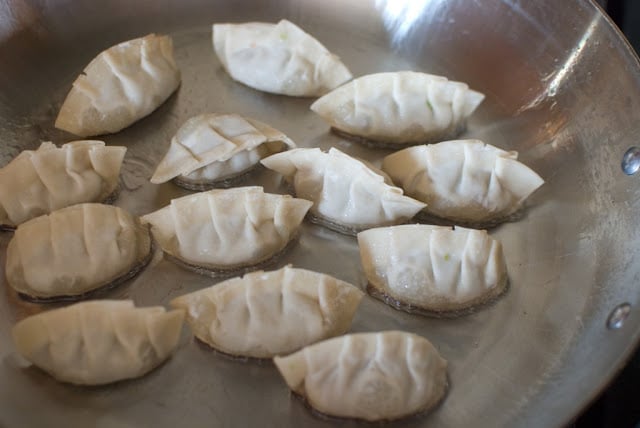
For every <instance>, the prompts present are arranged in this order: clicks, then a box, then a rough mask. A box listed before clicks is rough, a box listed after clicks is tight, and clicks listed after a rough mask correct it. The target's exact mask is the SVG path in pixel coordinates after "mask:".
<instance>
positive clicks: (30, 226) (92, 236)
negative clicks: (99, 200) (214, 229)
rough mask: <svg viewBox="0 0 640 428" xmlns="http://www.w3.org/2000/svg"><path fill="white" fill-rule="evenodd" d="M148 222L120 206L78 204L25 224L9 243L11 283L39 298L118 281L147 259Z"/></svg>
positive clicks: (68, 295) (74, 294)
mask: <svg viewBox="0 0 640 428" xmlns="http://www.w3.org/2000/svg"><path fill="white" fill-rule="evenodd" d="M150 255H151V236H150V235H149V229H148V227H145V226H142V224H140V221H139V219H138V218H136V217H133V216H132V215H131V214H129V213H127V212H126V211H124V210H123V209H121V208H118V207H114V206H111V205H102V204H80V205H74V206H71V207H67V208H63V209H61V210H58V211H54V212H53V213H51V214H49V215H44V216H41V217H37V218H34V219H32V220H29V221H28V222H26V223H23V224H21V225H20V226H18V228H17V229H16V232H15V234H14V236H13V238H12V239H11V241H9V245H8V247H7V264H6V269H5V271H6V275H7V282H8V283H9V285H10V286H11V287H13V288H14V289H15V290H16V291H17V292H19V293H21V294H23V295H24V296H26V297H28V298H31V299H35V300H56V299H58V300H59V299H77V298H82V297H84V295H85V294H86V293H89V292H91V291H94V290H97V289H99V288H102V287H105V286H111V285H117V284H119V283H121V282H122V281H124V280H126V279H129V278H131V277H132V276H133V275H135V274H136V273H138V272H139V271H140V270H141V269H142V268H143V267H144V265H145V264H146V263H147V262H148V261H149V259H150Z"/></svg>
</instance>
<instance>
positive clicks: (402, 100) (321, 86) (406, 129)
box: [55, 20, 484, 147]
mask: <svg viewBox="0 0 640 428" xmlns="http://www.w3.org/2000/svg"><path fill="white" fill-rule="evenodd" d="M212 34H213V46H214V51H215V53H216V55H217V57H218V59H219V60H220V62H221V63H222V65H223V67H224V68H225V70H226V71H227V72H228V73H229V75H230V76H231V77H232V78H233V79H234V80H236V81H238V82H241V83H243V84H245V85H247V86H249V87H252V88H255V89H258V90H261V91H266V92H270V93H275V94H282V95H289V96H305V97H317V96H320V98H319V99H318V100H317V101H316V102H314V103H313V104H312V105H311V110H312V111H314V112H316V113H317V114H319V115H320V116H321V117H322V118H323V119H325V120H326V121H327V122H328V123H329V124H330V125H331V126H332V128H333V129H334V130H335V131H337V132H339V133H342V134H344V135H347V136H349V137H352V138H356V139H365V140H366V141H369V142H376V143H378V144H382V145H390V146H392V147H398V146H402V145H406V144H423V143H428V142H434V141H442V140H444V139H446V138H447V137H451V136H454V135H456V134H458V133H459V132H460V131H461V130H462V129H464V127H465V123H466V119H467V117H469V116H470V115H471V114H472V113H473V111H474V110H475V109H476V108H477V107H478V105H479V104H480V103H481V102H482V100H483V99H484V95H483V94H481V93H479V92H477V91H474V90H471V89H469V87H468V85H467V84H465V83H462V82H454V81H449V80H448V79H447V78H445V77H442V76H434V75H430V74H426V73H419V72H412V71H403V72H391V73H376V74H370V75H366V76H362V77H359V78H356V79H354V80H351V79H352V77H353V76H352V74H351V73H350V72H349V70H348V69H347V67H346V66H345V65H344V64H343V63H342V62H341V61H340V60H339V58H338V57H337V56H335V55H333V54H332V53H331V52H329V51H328V50H327V49H326V48H325V47H324V46H323V45H322V44H321V43H320V42H318V41H317V40H316V39H315V38H313V37H312V36H310V35H309V34H307V33H305V32H304V31H303V30H301V29H300V28H299V27H297V26H296V25H295V24H293V23H291V22H289V21H287V20H282V21H280V22H279V23H277V24H269V23H262V22H252V23H244V24H214V25H213V28H212ZM180 80H181V77H180V70H179V69H178V66H177V64H176V62H175V60H174V57H173V44H172V40H171V38H170V37H168V36H158V35H154V34H151V35H148V36H146V37H142V38H139V39H134V40H130V41H127V42H123V43H120V44H118V45H116V46H113V47H111V48H109V49H107V50H105V51H104V52H102V53H100V54H99V55H98V56H97V57H96V58H95V59H93V60H92V61H91V62H90V63H89V65H87V67H86V68H85V69H84V72H83V74H81V75H80V76H79V77H78V78H77V79H76V81H75V82H73V86H72V89H71V91H70V92H69V94H68V95H67V97H66V99H65V101H64V103H63V104H62V107H61V108H60V112H59V114H58V117H57V119H56V122H55V126H56V127H57V128H59V129H62V130H65V131H68V132H71V133H72V134H75V135H78V136H81V137H89V136H96V135H102V134H108V133H114V132H118V131H120V130H122V129H124V128H126V127H127V126H129V125H131V124H132V123H134V122H135V121H137V120H139V119H141V118H143V117H145V116H147V115H148V114H150V113H151V112H152V111H153V110H155V109H156V108H157V107H158V106H159V105H160V104H162V103H163V102H164V101H165V100H166V99H167V98H168V97H169V96H170V95H171V94H172V93H173V92H174V91H175V90H176V89H177V88H178V86H179V85H180ZM350 80H351V81H350ZM348 81H350V82H348ZM345 82H348V83H345Z"/></svg>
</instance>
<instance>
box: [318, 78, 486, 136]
mask: <svg viewBox="0 0 640 428" xmlns="http://www.w3.org/2000/svg"><path fill="white" fill-rule="evenodd" d="M483 99H484V95H483V94H481V93H480V92H476V91H474V90H471V89H469V87H468V86H467V84H466V83H461V82H454V81H450V80H448V79H447V78H446V77H442V76H434V75H432V74H426V73H418V72H414V71H399V72H389V73H377V74H369V75H366V76H362V77H359V78H357V79H354V80H353V81H351V82H349V83H347V84H345V85H343V86H341V87H339V88H338V89H335V90H333V91H332V92H330V93H328V94H327V95H325V96H323V97H322V98H320V99H318V100H317V101H316V102H314V103H313V104H312V105H311V110H313V111H314V112H316V113H317V114H319V115H320V116H321V117H322V118H323V119H324V120H326V121H327V122H328V123H329V124H330V125H331V127H332V128H333V129H334V130H337V131H338V132H339V133H344V134H347V135H348V136H352V137H360V138H362V139H365V140H368V141H373V142H376V143H380V144H382V145H389V146H397V145H410V144H424V143H432V142H437V141H442V140H444V139H446V138H451V137H455V136H456V135H457V134H459V133H460V132H462V131H463V130H464V129H465V127H466V120H467V118H468V117H469V116H470V115H471V113H473V112H474V111H475V109H476V108H477V107H478V106H479V105H480V103H481V102H482V100H483Z"/></svg>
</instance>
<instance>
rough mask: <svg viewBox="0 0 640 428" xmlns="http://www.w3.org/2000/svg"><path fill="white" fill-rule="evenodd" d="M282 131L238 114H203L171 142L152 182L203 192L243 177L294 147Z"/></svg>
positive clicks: (190, 122) (180, 131) (181, 128)
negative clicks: (269, 159)
mask: <svg viewBox="0 0 640 428" xmlns="http://www.w3.org/2000/svg"><path fill="white" fill-rule="evenodd" d="M295 146H296V145H295V144H294V142H293V141H291V140H290V139H289V138H288V137H287V136H286V135H284V134H283V133H282V132H280V131H278V130H276V129H274V128H272V127H270V126H268V125H266V124H264V123H262V122H259V121H257V120H255V119H249V118H244V117H242V116H238V115H237V114H215V113H214V114H202V115H200V116H195V117H192V118H191V119H189V120H188V121H187V122H186V123H185V124H184V125H182V126H181V127H180V129H178V132H177V134H176V135H175V136H174V137H173V138H172V139H171V145H170V147H169V151H168V152H167V154H166V155H165V156H164V158H163V159H162V161H161V162H160V164H159V165H158V167H157V168H156V171H155V172H154V174H153V177H151V182H152V183H164V182H166V181H169V180H171V179H175V182H176V184H178V185H179V186H182V187H186V188H187V189H194V190H204V189H205V188H211V187H214V186H216V185H218V186H219V185H220V184H222V185H224V184H225V182H226V181H228V180H230V179H233V178H235V177H238V176H239V175H242V174H244V173H246V172H248V171H249V170H251V169H252V168H254V167H255V166H257V165H259V164H260V159H262V158H264V157H266V156H269V155H272V154H274V153H278V152H281V151H283V150H286V149H288V148H292V147H295Z"/></svg>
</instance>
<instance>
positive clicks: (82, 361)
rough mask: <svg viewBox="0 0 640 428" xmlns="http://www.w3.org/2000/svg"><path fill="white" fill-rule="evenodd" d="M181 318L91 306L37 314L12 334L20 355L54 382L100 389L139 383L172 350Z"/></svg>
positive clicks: (119, 303)
mask: <svg viewBox="0 0 640 428" xmlns="http://www.w3.org/2000/svg"><path fill="white" fill-rule="evenodd" d="M183 321H184V312H183V311H181V310H173V311H169V312H167V311H165V309H164V308H163V307H161V306H154V307H147V308H136V307H134V305H133V302H132V301H131V300H95V301H89V302H82V303H76V304H74V305H71V306H67V307H64V308H60V309H54V310H51V311H47V312H41V313H39V314H37V315H33V316H30V317H28V318H25V319H23V320H22V321H20V322H18V323H17V324H16V325H15V326H14V327H13V330H12V332H11V333H12V335H13V342H14V343H15V345H16V348H17V350H18V352H19V353H20V354H21V355H22V356H23V357H25V358H26V359H27V360H29V361H30V362H31V363H33V364H34V365H35V366H37V367H39V368H40V369H42V370H44V371H45V372H47V373H49V374H50V375H51V376H53V377H54V378H55V379H57V380H59V381H62V382H69V383H74V384H78V385H103V384H107V383H112V382H117V381H119V380H123V379H131V378H135V377H140V376H142V375H144V374H146V373H147V372H149V371H151V370H152V369H154V368H155V367H157V366H159V365H160V364H161V363H162V362H163V361H165V360H166V359H167V358H169V357H170V356H171V354H172V353H173V351H174V350H175V349H176V347H177V344H178V339H179V338H180V332H181V330H182V323H183Z"/></svg>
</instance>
